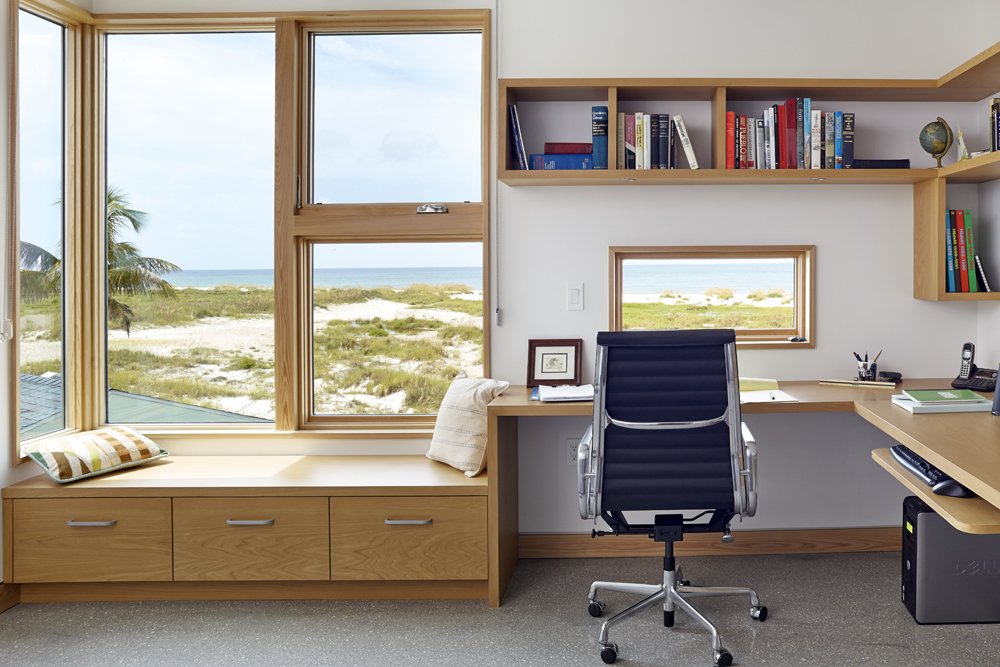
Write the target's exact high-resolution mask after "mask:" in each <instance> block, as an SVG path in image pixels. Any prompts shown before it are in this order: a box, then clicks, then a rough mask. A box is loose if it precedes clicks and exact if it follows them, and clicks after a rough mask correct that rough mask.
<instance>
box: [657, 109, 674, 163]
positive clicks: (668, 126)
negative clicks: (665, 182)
mask: <svg viewBox="0 0 1000 667" xmlns="http://www.w3.org/2000/svg"><path fill="white" fill-rule="evenodd" d="M659 140H660V169H673V168H674V166H675V165H674V156H673V150H674V128H673V123H671V122H670V114H668V113H661V114H660V134H659Z"/></svg>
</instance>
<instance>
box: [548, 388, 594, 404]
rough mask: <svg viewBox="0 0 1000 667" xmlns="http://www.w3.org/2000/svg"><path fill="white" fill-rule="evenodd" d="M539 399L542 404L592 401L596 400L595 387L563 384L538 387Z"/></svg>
mask: <svg viewBox="0 0 1000 667" xmlns="http://www.w3.org/2000/svg"><path fill="white" fill-rule="evenodd" d="M538 398H540V399H541V400H542V402H546V401H548V402H551V401H592V400H594V385H592V384H563V385H559V386H556V387H549V386H546V385H541V386H540V387H538Z"/></svg>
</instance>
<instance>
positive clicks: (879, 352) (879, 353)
mask: <svg viewBox="0 0 1000 667" xmlns="http://www.w3.org/2000/svg"><path fill="white" fill-rule="evenodd" d="M881 356H882V350H879V351H878V354H876V355H875V358H874V359H872V363H873V364H874V363H875V362H876V361H878V358H879V357H881Z"/></svg>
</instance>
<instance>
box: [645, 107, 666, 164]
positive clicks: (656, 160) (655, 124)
mask: <svg viewBox="0 0 1000 667" xmlns="http://www.w3.org/2000/svg"><path fill="white" fill-rule="evenodd" d="M660 146H661V143H660V114H658V113H651V114H649V167H648V168H649V169H663V167H661V166H660ZM662 146H663V152H664V153H665V152H666V150H667V142H666V137H664V141H663V143H662Z"/></svg>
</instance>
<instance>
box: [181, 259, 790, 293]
mask: <svg viewBox="0 0 1000 667" xmlns="http://www.w3.org/2000/svg"><path fill="white" fill-rule="evenodd" d="M164 278H165V279H166V280H167V281H168V282H170V284H172V285H173V286H174V287H181V288H183V287H196V288H199V289H208V288H211V287H218V286H220V285H233V286H240V287H268V288H270V287H273V286H274V272H273V271H271V270H270V269H238V270H211V271H178V272H175V273H168V274H166V275H165V276H164ZM314 283H315V286H316V287H393V288H397V289H400V288H404V287H408V286H409V285H412V284H415V283H422V284H428V285H441V284H457V285H467V286H468V287H469V288H471V289H482V269H481V268H480V267H477V266H452V267H418V268H370V269H316V271H315V272H314ZM622 287H623V290H622V291H623V292H625V293H626V294H660V293H662V292H665V291H667V290H669V291H671V292H675V293H682V294H704V293H705V290H706V289H708V288H710V287H729V288H730V289H732V290H733V292H734V294H735V295H736V296H737V297H741V296H746V295H747V294H749V293H750V292H752V291H754V290H768V289H773V288H780V289H783V290H785V292H787V293H788V294H791V293H792V292H793V290H794V272H793V271H792V268H791V263H790V262H788V261H783V262H766V261H758V262H754V263H753V264H748V263H744V262H741V263H731V264H730V263H723V262H720V263H712V264H685V263H677V264H644V263H643V264H641V263H638V262H629V263H627V264H626V267H625V272H624V283H623V285H622Z"/></svg>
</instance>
